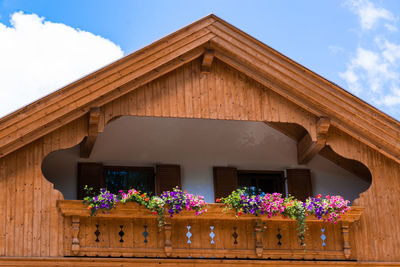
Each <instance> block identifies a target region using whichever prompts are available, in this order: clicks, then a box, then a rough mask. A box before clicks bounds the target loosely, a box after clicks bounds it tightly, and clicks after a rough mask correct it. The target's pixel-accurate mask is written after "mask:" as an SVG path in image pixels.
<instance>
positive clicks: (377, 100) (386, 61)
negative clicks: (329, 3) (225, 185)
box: [339, 0, 400, 119]
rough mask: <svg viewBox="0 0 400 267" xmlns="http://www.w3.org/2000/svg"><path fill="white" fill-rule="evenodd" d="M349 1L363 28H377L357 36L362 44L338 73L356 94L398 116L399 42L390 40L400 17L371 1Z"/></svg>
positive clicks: (399, 82)
mask: <svg viewBox="0 0 400 267" xmlns="http://www.w3.org/2000/svg"><path fill="white" fill-rule="evenodd" d="M346 4H347V6H348V7H349V8H350V10H351V11H352V12H353V13H355V14H356V15H357V16H358V18H359V19H360V28H361V30H364V31H368V30H371V29H375V30H374V31H370V32H369V33H370V34H364V35H357V36H358V38H360V39H359V40H360V41H362V43H363V45H359V47H358V48H357V50H356V51H355V52H354V54H353V55H352V56H351V57H350V58H349V61H348V63H347V67H346V70H345V71H344V72H341V73H339V76H340V77H341V78H342V79H343V80H344V81H345V82H346V84H347V88H348V89H349V90H350V91H351V92H353V93H354V94H355V95H357V96H358V97H360V98H362V99H364V100H366V101H367V102H369V103H371V104H373V105H375V106H377V107H378V108H380V109H382V110H383V111H384V112H386V113H388V114H390V115H392V116H394V117H396V118H397V119H399V118H400V64H399V63H400V44H398V41H397V40H396V38H395V39H393V40H396V41H393V40H391V37H392V34H393V32H396V31H397V30H398V29H397V27H396V24H397V23H398V19H397V18H396V17H394V15H393V13H392V12H390V11H389V10H387V9H385V8H383V7H377V6H375V5H374V4H372V3H371V2H370V1H368V0H347V1H346ZM371 33H372V34H371ZM361 38H362V39H361Z"/></svg>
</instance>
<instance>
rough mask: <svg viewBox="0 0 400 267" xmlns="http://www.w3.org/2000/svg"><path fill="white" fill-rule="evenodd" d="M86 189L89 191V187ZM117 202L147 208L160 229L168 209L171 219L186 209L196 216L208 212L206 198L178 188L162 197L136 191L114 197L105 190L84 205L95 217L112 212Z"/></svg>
mask: <svg viewBox="0 0 400 267" xmlns="http://www.w3.org/2000/svg"><path fill="white" fill-rule="evenodd" d="M85 189H86V190H87V191H88V188H87V186H86V187H85ZM91 191H92V189H90V192H91ZM111 196H112V197H111ZM117 202H121V203H123V204H125V203H126V202H136V203H138V204H139V205H142V206H144V207H146V208H147V209H149V210H150V211H151V212H152V214H153V215H158V222H159V226H160V227H161V226H163V225H164V223H165V218H164V214H165V210H166V208H168V211H167V212H168V214H169V216H170V217H173V215H174V214H178V213H179V212H181V211H182V210H184V209H186V210H188V211H191V210H193V211H195V215H196V216H198V215H200V214H202V213H203V212H206V211H207V208H206V202H205V201H204V197H202V196H195V195H192V194H189V193H187V192H186V191H182V190H181V189H179V188H178V187H176V188H174V189H173V190H172V191H165V192H163V193H162V194H161V196H149V195H148V194H147V193H142V192H140V191H137V190H135V189H130V190H128V191H127V192H124V191H122V190H120V191H119V195H114V194H111V193H110V192H109V191H107V190H105V189H101V190H100V194H99V195H97V196H91V197H86V198H85V199H84V203H87V204H89V206H88V208H89V210H91V215H95V212H96V211H97V210H104V209H105V210H110V209H111V208H115V204H116V203H117Z"/></svg>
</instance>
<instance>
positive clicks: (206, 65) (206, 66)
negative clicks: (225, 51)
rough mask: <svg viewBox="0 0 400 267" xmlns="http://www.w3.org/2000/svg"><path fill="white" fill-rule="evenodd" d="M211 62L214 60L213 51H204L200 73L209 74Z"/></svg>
mask: <svg viewBox="0 0 400 267" xmlns="http://www.w3.org/2000/svg"><path fill="white" fill-rule="evenodd" d="M213 60H214V51H213V50H206V51H205V52H204V54H203V61H202V62H201V72H202V73H210V71H211V65H212V62H213Z"/></svg>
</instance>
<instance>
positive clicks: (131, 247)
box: [57, 200, 363, 260]
mask: <svg viewBox="0 0 400 267" xmlns="http://www.w3.org/2000/svg"><path fill="white" fill-rule="evenodd" d="M57 206H58V208H59V210H60V212H61V213H62V214H63V216H64V217H65V220H64V230H65V234H64V235H65V244H66V245H65V246H64V255H65V256H88V257H153V258H233V259H309V260H312V259H316V260H324V259H326V260H355V259H356V258H355V255H353V254H352V251H351V246H350V243H351V242H350V241H351V239H352V236H351V234H350V232H349V228H350V227H351V224H352V223H353V222H355V221H357V220H359V218H360V216H361V214H362V212H363V208H362V207H352V208H351V211H349V212H348V213H346V214H345V215H344V216H343V217H342V218H341V219H340V220H339V222H338V223H337V224H331V223H327V222H322V221H318V220H317V219H316V218H315V217H311V216H310V217H308V218H307V226H308V230H307V232H306V235H305V244H306V246H305V247H303V246H301V244H300V242H299V238H298V236H297V232H296V228H297V226H296V221H294V220H291V219H288V218H285V217H282V216H275V217H272V218H267V217H255V216H252V215H243V216H241V217H240V218H239V219H236V218H235V215H234V212H233V211H228V212H225V210H224V206H223V205H221V204H208V212H207V213H204V214H201V215H200V216H197V217H196V216H194V214H193V213H188V212H181V213H180V214H178V215H175V216H174V217H173V218H169V217H168V216H166V217H165V218H166V224H165V226H164V227H163V228H161V229H160V228H159V227H158V225H157V223H158V222H157V218H156V216H155V215H152V214H151V213H150V212H149V211H148V210H147V209H146V208H144V207H141V206H139V205H138V204H136V203H132V202H131V203H127V204H125V205H122V204H118V206H117V209H115V210H112V211H110V212H109V213H101V212H99V213H97V214H96V216H93V217H89V212H88V209H87V206H86V205H84V204H83V203H82V201H78V200H60V201H58V202H57Z"/></svg>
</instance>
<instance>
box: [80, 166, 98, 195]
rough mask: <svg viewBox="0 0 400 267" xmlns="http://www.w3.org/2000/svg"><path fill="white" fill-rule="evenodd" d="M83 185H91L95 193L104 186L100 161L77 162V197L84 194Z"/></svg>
mask: <svg viewBox="0 0 400 267" xmlns="http://www.w3.org/2000/svg"><path fill="white" fill-rule="evenodd" d="M85 185H87V186H89V187H93V191H94V192H95V193H96V194H97V193H98V192H99V190H100V188H103V187H104V177H103V164H101V163H91V162H90V163H89V162H85V163H83V162H81V163H78V199H83V197H84V196H85V190H83V188H84V187H85Z"/></svg>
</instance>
